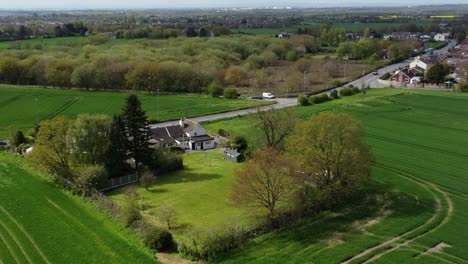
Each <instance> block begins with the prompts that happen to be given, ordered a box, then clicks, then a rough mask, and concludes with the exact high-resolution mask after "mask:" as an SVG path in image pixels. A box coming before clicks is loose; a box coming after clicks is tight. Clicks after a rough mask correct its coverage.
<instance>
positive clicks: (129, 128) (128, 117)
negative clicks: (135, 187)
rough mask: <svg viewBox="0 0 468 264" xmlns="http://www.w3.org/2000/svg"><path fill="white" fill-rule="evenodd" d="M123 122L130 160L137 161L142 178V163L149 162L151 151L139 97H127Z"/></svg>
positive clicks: (137, 169) (144, 114)
mask: <svg viewBox="0 0 468 264" xmlns="http://www.w3.org/2000/svg"><path fill="white" fill-rule="evenodd" d="M122 120H123V123H124V126H125V134H126V136H127V151H128V154H129V157H130V158H133V159H134V160H135V168H136V171H137V178H138V179H139V178H140V171H139V166H140V162H143V163H145V162H146V161H148V158H149V155H150V150H149V145H148V140H149V128H148V124H147V117H146V113H145V111H143V109H142V108H141V102H140V100H139V99H138V97H137V96H136V95H134V94H131V95H129V96H128V97H127V99H126V102H125V106H124V107H123V113H122Z"/></svg>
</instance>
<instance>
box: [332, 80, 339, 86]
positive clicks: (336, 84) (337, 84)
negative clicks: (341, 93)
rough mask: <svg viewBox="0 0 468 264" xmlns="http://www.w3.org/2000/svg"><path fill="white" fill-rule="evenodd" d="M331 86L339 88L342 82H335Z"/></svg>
mask: <svg viewBox="0 0 468 264" xmlns="http://www.w3.org/2000/svg"><path fill="white" fill-rule="evenodd" d="M331 85H332V86H333V87H339V86H341V81H340V80H333V81H331Z"/></svg>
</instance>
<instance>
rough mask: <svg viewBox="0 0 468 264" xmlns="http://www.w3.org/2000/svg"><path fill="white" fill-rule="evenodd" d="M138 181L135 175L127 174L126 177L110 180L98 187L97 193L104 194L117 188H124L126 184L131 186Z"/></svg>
mask: <svg viewBox="0 0 468 264" xmlns="http://www.w3.org/2000/svg"><path fill="white" fill-rule="evenodd" d="M137 181H138V177H137V175H136V174H129V175H127V176H122V177H118V178H111V179H109V180H108V181H107V182H106V183H104V184H103V185H102V186H100V188H99V191H100V192H105V191H108V190H111V189H114V188H117V187H121V186H125V185H128V184H132V183H135V182H137Z"/></svg>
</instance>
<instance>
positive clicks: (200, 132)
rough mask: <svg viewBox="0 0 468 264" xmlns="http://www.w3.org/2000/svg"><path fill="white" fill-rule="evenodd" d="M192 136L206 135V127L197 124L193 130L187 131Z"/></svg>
mask: <svg viewBox="0 0 468 264" xmlns="http://www.w3.org/2000/svg"><path fill="white" fill-rule="evenodd" d="M187 134H188V135H189V136H190V137H197V136H204V135H206V134H207V132H206V129H205V128H203V127H202V126H201V125H196V126H195V127H194V128H193V129H192V131H190V132H188V133H187Z"/></svg>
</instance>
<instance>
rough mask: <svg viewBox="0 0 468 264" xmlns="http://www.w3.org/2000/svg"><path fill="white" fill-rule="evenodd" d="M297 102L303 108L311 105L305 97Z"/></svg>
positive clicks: (301, 97)
mask: <svg viewBox="0 0 468 264" xmlns="http://www.w3.org/2000/svg"><path fill="white" fill-rule="evenodd" d="M297 101H298V102H299V105H302V106H307V105H309V100H308V99H307V98H306V97H305V96H303V95H301V96H299V98H297Z"/></svg>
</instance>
